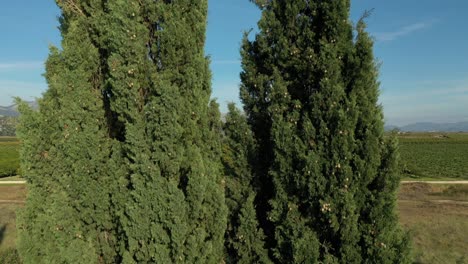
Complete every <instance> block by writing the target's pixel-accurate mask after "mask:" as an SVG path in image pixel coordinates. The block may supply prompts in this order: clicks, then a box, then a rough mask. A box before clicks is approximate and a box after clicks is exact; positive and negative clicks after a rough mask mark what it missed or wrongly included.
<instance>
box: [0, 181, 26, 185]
mask: <svg viewBox="0 0 468 264" xmlns="http://www.w3.org/2000/svg"><path fill="white" fill-rule="evenodd" d="M25 183H26V181H0V185H2V184H5V185H6V184H25Z"/></svg>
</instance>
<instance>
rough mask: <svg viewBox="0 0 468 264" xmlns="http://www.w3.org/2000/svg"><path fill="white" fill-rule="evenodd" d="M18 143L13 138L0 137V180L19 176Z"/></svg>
mask: <svg viewBox="0 0 468 264" xmlns="http://www.w3.org/2000/svg"><path fill="white" fill-rule="evenodd" d="M19 148H20V143H19V141H18V140H17V139H16V138H14V137H0V178H2V177H7V176H13V175H17V174H19V166H20V165H19Z"/></svg>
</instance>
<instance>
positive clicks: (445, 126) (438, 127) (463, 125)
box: [0, 101, 468, 132]
mask: <svg viewBox="0 0 468 264" xmlns="http://www.w3.org/2000/svg"><path fill="white" fill-rule="evenodd" d="M27 103H28V104H29V105H30V106H31V107H32V108H33V109H37V108H38V105H37V102H34V101H33V102H27ZM18 115H19V113H18V106H17V105H16V104H14V105H10V106H0V116H18ZM394 129H397V130H399V131H402V132H468V121H467V122H457V123H431V122H419V123H414V124H409V125H406V126H401V127H398V126H392V125H387V126H385V130H386V131H390V130H394Z"/></svg>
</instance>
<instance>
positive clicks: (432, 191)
mask: <svg viewBox="0 0 468 264" xmlns="http://www.w3.org/2000/svg"><path fill="white" fill-rule="evenodd" d="M467 193H468V185H432V184H428V183H408V184H402V186H401V188H400V193H399V201H398V209H399V213H400V222H401V223H402V225H403V226H404V228H406V229H407V230H409V231H410V233H411V235H412V238H413V247H414V254H415V261H416V263H443V264H450V263H456V264H458V263H468V251H467V245H468V220H467V219H468V199H467V195H466V194H467Z"/></svg>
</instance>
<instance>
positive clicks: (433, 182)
mask: <svg viewBox="0 0 468 264" xmlns="http://www.w3.org/2000/svg"><path fill="white" fill-rule="evenodd" d="M401 183H431V184H468V181H401Z"/></svg>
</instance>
